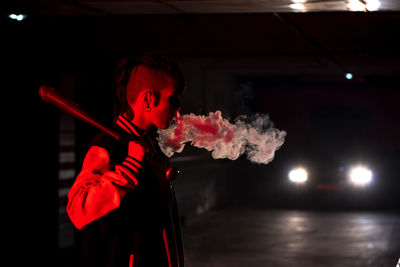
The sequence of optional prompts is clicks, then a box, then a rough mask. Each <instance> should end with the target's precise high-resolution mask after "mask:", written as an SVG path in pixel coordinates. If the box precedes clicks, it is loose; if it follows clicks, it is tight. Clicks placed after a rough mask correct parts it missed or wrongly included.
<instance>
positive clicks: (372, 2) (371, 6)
mask: <svg viewBox="0 0 400 267" xmlns="http://www.w3.org/2000/svg"><path fill="white" fill-rule="evenodd" d="M380 6H381V2H380V1H379V0H368V1H367V4H366V7H367V9H368V10H369V11H377V10H378V9H379V7H380Z"/></svg>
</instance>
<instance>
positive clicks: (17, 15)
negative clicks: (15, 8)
mask: <svg viewBox="0 0 400 267" xmlns="http://www.w3.org/2000/svg"><path fill="white" fill-rule="evenodd" d="M8 17H9V18H10V19H15V20H18V21H22V20H23V19H25V18H26V16H25V15H23V14H10V15H8Z"/></svg>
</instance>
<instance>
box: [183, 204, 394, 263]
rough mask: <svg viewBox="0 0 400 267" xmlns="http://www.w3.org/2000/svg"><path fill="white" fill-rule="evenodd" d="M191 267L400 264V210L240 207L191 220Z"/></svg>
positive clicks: (188, 256) (187, 225)
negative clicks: (361, 210) (260, 208)
mask: <svg viewBox="0 0 400 267" xmlns="http://www.w3.org/2000/svg"><path fill="white" fill-rule="evenodd" d="M183 231H184V239H185V251H186V255H185V257H186V263H185V266H186V267H204V266H207V267H214V266H215V267H225V266H226V267H236V266H237V267H268V266H271V267H280V266H284V267H292V266H307V267H358V266H360V267H361V266H362V267H369V266H371V267H372V266H373V267H380V266H382V267H395V266H396V263H397V261H398V260H399V257H400V214H395V213H389V212H313V211H276V210H275V211H271V210H257V209H245V208H235V209H228V210H223V211H214V212H210V213H208V214H205V215H204V214H203V215H202V216H198V217H193V218H189V219H187V221H186V223H185V225H184V228H183Z"/></svg>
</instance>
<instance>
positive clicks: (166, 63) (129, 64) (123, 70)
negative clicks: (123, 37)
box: [114, 53, 186, 120]
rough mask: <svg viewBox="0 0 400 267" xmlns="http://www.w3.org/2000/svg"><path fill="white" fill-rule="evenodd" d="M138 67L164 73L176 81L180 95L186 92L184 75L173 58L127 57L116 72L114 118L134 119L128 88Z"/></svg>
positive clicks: (148, 54) (155, 55)
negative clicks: (124, 116)
mask: <svg viewBox="0 0 400 267" xmlns="http://www.w3.org/2000/svg"><path fill="white" fill-rule="evenodd" d="M138 66H144V67H147V68H149V69H153V70H162V71H164V72H165V73H166V74H168V75H169V76H171V77H172V78H173V79H174V81H175V88H176V90H177V93H178V94H182V93H183V91H184V90H185V87H186V82H185V79H184V76H183V73H182V71H181V69H180V68H179V66H178V63H177V62H176V61H175V60H174V59H173V58H171V57H169V56H165V55H160V54H154V53H147V54H143V55H140V56H130V57H126V58H124V59H122V60H121V61H120V62H119V63H118V65H117V68H116V72H115V90H116V98H115V102H114V118H117V117H118V116H119V115H120V114H126V115H127V119H129V120H132V119H133V115H134V114H133V110H132V109H131V108H130V106H129V103H128V100H127V87H128V83H129V80H130V77H131V74H132V70H134V69H135V68H136V67H138ZM136 93H140V92H136Z"/></svg>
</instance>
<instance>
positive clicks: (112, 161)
mask: <svg viewBox="0 0 400 267" xmlns="http://www.w3.org/2000/svg"><path fill="white" fill-rule="evenodd" d="M184 87H185V82H184V79H183V75H182V73H181V71H180V70H179V68H178V66H177V64H176V63H175V62H173V61H172V60H171V59H170V58H168V57H164V56H157V55H144V56H141V57H134V58H128V59H125V60H123V61H122V62H121V63H120V64H119V66H118V67H117V73H116V94H117V98H116V100H117V101H116V105H115V124H116V128H118V129H119V130H120V131H121V132H123V133H124V134H125V135H126V138H127V139H128V140H130V141H129V143H128V145H124V144H122V143H119V142H117V141H116V140H115V139H113V138H112V137H111V136H108V135H106V134H100V135H99V136H97V137H96V138H95V139H94V140H93V141H92V143H91V146H90V149H89V151H88V152H87V154H86V156H85V159H84V162H83V165H82V170H81V172H80V173H79V175H78V177H77V178H76V181H75V183H74V185H73V186H72V188H71V190H70V192H69V194H68V205H67V212H68V215H69V217H70V219H71V221H72V222H73V224H74V225H75V226H76V228H77V229H79V230H80V232H81V233H82V243H83V244H84V246H83V250H82V256H83V265H84V266H96V267H98V266H125V267H128V266H129V267H131V266H135V267H140V266H150V267H153V266H154V267H155V266H169V267H171V266H173V267H175V266H183V245H182V240H181V234H180V225H179V216H178V214H177V209H176V203H175V196H174V193H173V188H172V184H171V183H170V181H168V179H167V178H168V177H166V175H165V169H166V168H165V167H167V166H168V162H167V158H166V157H165V156H164V155H163V154H162V152H161V151H160V149H159V147H158V145H157V142H155V138H156V133H157V129H165V128H167V127H168V126H169V124H170V122H171V121H172V119H173V118H174V116H175V115H176V113H177V111H178V109H179V101H178V96H179V95H180V94H181V93H182V92H183V90H184ZM150 159H151V160H150Z"/></svg>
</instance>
